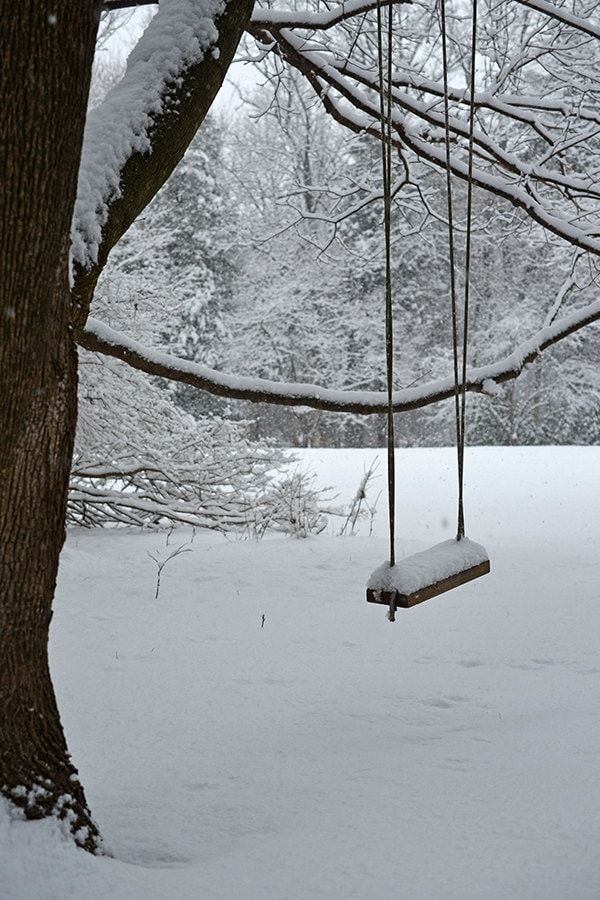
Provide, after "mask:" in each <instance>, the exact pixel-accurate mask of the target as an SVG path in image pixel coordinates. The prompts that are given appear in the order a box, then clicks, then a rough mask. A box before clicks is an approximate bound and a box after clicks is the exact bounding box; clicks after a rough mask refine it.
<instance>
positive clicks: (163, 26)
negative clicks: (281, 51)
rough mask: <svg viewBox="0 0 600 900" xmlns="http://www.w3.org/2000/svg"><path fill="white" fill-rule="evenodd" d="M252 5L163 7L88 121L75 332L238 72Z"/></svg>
mask: <svg viewBox="0 0 600 900" xmlns="http://www.w3.org/2000/svg"><path fill="white" fill-rule="evenodd" d="M252 5H253V3H252V0H239V2H238V0H236V2H232V0H163V2H161V4H160V8H159V11H158V13H157V15H156V16H155V17H154V18H153V20H152V22H151V23H150V25H149V27H148V28H147V29H146V31H145V32H144V34H143V35H142V37H141V39H140V41H139V42H138V45H137V46H136V47H135V49H134V50H133V52H132V54H131V56H130V57H129V61H128V66H127V70H126V72H125V75H124V76H123V78H122V80H121V81H120V82H119V83H118V84H117V85H116V86H115V87H114V88H113V90H112V91H111V92H110V93H109V94H108V95H107V97H106V99H105V100H104V102H103V103H101V104H100V105H99V106H98V107H97V108H96V109H94V110H93V111H92V112H91V113H90V114H89V117H88V123H87V127H86V134H85V139H84V147H83V156H82V162H81V170H80V178H79V190H78V201H77V204H76V208H75V214H74V220H73V229H72V242H73V247H72V255H73V261H74V284H73V296H74V299H75V307H76V309H77V314H78V317H77V321H76V322H75V323H74V324H75V327H76V328H77V327H81V325H82V324H83V322H84V321H85V317H86V315H87V312H88V308H89V303H90V300H91V296H92V294H93V290H94V287H95V285H96V282H97V279H98V277H99V274H100V272H101V271H102V268H103V267H104V265H105V264H106V260H107V258H108V254H109V253H110V251H111V249H112V247H113V246H114V245H115V244H116V243H117V241H118V240H119V239H120V238H121V236H122V235H123V234H124V233H125V231H126V230H127V229H128V228H129V226H130V225H131V224H132V222H134V221H135V219H136V218H137V217H138V215H139V214H140V213H141V211H142V210H143V209H144V208H145V207H146V205H147V204H148V203H149V202H150V200H151V199H152V198H153V197H154V196H155V194H156V193H157V191H158V190H159V189H160V187H162V185H163V184H164V182H165V181H166V180H167V178H168V177H169V176H170V174H171V172H172V171H173V169H174V168H175V166H176V165H177V163H178V162H179V161H180V159H181V158H182V156H183V154H184V153H185V151H186V149H187V147H188V146H189V144H190V141H191V140H192V138H193V137H194V135H195V133H196V131H197V130H198V127H199V126H200V124H201V122H202V121H203V119H204V117H205V116H206V114H207V112H208V110H209V108H210V106H211V104H212V101H213V100H214V98H215V96H216V94H217V91H218V90H219V88H220V87H221V84H222V83H223V79H224V78H225V75H226V73H227V71H228V69H229V65H230V63H231V60H232V59H233V55H234V53H235V50H236V48H237V45H238V43H239V39H240V37H241V35H242V33H243V30H244V28H245V26H246V24H247V21H248V18H249V16H250V12H251V10H252Z"/></svg>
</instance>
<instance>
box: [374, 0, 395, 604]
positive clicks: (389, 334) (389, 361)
mask: <svg viewBox="0 0 600 900" xmlns="http://www.w3.org/2000/svg"><path fill="white" fill-rule="evenodd" d="M383 30H384V29H383V16H382V0H377V57H378V67H379V123H380V127H381V169H382V178H383V216H384V234H385V357H386V383H387V479H388V513H389V538H390V566H394V565H395V563H396V537H395V535H396V515H395V512H396V465H395V442H394V398H393V393H394V320H393V308H392V39H393V18H392V6H391V4H389V5H388V21H387V66H385V65H384V52H383V50H384V48H383ZM384 69H385V71H384ZM386 81H387V91H386V87H385V86H386ZM394 612H395V611H394V610H393V609H392V607H390V620H391V621H394V619H393V616H394Z"/></svg>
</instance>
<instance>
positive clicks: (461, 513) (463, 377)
mask: <svg viewBox="0 0 600 900" xmlns="http://www.w3.org/2000/svg"><path fill="white" fill-rule="evenodd" d="M440 26H441V34H442V66H443V90H444V122H445V129H444V130H445V145H446V198H447V210H448V252H449V268H450V302H451V312H452V351H453V362H454V414H455V424H456V455H457V472H458V514H457V519H458V521H457V529H456V539H457V541H460V540H462V538H464V536H465V509H464V467H465V443H466V406H467V356H468V345H469V299H470V289H471V245H472V241H471V238H472V223H473V145H474V129H475V64H476V57H477V0H473V6H472V17H471V61H470V75H469V93H470V96H469V145H468V146H469V151H468V160H469V162H468V170H467V222H466V241H465V281H464V295H463V331H462V368H461V372H460V377H459V344H458V300H457V294H458V292H457V285H456V253H455V244H454V208H453V199H452V172H451V162H452V158H451V151H450V101H449V91H448V69H449V65H448V37H447V26H446V0H441V2H440Z"/></svg>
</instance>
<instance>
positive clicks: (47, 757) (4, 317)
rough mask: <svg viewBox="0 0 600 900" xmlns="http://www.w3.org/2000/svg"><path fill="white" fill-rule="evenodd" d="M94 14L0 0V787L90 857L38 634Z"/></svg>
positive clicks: (54, 558)
mask: <svg viewBox="0 0 600 900" xmlns="http://www.w3.org/2000/svg"><path fill="white" fill-rule="evenodd" d="M75 7H77V9H76V10H75ZM98 14H99V4H98V2H96V0H79V2H78V3H77V4H72V3H71V2H70V0H20V2H19V3H18V4H15V3H14V0H0V22H2V32H3V34H2V47H1V50H0V70H1V71H2V104H0V134H2V142H0V172H2V179H3V184H2V191H1V192H0V260H1V265H2V271H1V273H0V398H1V402H0V790H1V791H2V793H3V794H4V795H5V796H6V797H7V798H8V799H9V800H10V801H11V802H13V803H14V804H16V805H17V806H19V807H21V809H22V810H23V811H24V813H25V815H26V816H27V817H29V818H40V817H42V816H47V815H54V816H57V817H58V818H61V819H63V820H64V821H65V823H66V824H67V825H68V826H69V828H70V829H71V831H72V832H73V834H74V836H75V840H76V841H77V843H79V844H80V845H81V846H82V847H85V848H86V849H87V850H92V851H94V850H97V849H98V847H99V838H98V832H97V829H96V827H95V825H94V824H93V822H92V820H91V817H90V814H89V812H88V809H87V805H86V801H85V796H84V793H83V788H82V787H81V785H80V783H79V781H78V779H77V773H76V770H75V768H74V767H73V765H72V763H71V761H70V758H69V754H68V752H67V746H66V742H65V738H64V734H63V729H62V725H61V722H60V717H59V713H58V708H57V705H56V699H55V696H54V689H53V687H52V682H51V679H50V672H49V668H48V628H49V625H50V619H51V617H52V599H53V594H54V587H55V583H56V575H57V571H58V559H59V554H60V550H61V547H62V544H63V542H64V536H65V519H66V502H67V489H68V480H69V469H70V464H71V454H72V449H73V441H74V435H75V424H76V416H77V357H76V352H75V348H74V345H73V341H72V338H71V332H70V318H71V308H70V288H69V263H68V248H69V234H70V225H71V218H72V213H73V206H74V202H75V195H76V189H77V174H78V169H79V159H80V153H81V143H82V139H83V127H84V123H85V113H86V104H87V94H88V90H89V81H90V75H91V67H92V59H93V52H94V44H95V36H96V28H97V24H98Z"/></svg>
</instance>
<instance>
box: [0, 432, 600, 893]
mask: <svg viewBox="0 0 600 900" xmlns="http://www.w3.org/2000/svg"><path fill="white" fill-rule="evenodd" d="M374 456H375V452H374V451H327V450H319V451H317V450H314V451H308V452H304V453H303V457H304V459H305V462H306V464H308V465H310V467H311V468H312V469H313V470H314V471H315V472H316V473H318V475H319V477H320V479H321V481H322V482H323V483H326V484H330V485H333V486H334V487H335V488H336V490H338V491H339V494H340V498H341V499H348V498H349V497H350V495H351V494H352V493H353V492H354V490H355V489H356V487H357V484H358V482H359V479H360V476H361V474H362V471H363V465H364V464H365V462H369V461H370V460H371V459H373V457H374ZM398 468H399V473H400V481H401V483H400V487H399V504H398V507H399V526H398V527H399V532H400V538H401V541H400V550H401V553H402V554H404V553H407V552H413V551H415V550H418V549H422V548H424V547H425V546H427V544H429V543H433V542H435V541H438V540H442V539H445V538H448V537H451V536H452V531H453V529H454V515H455V513H454V507H453V502H454V501H453V496H454V487H455V474H454V452H453V451H451V450H411V451H402V452H400V453H399V459H398ZM383 470H384V459H383V454H381V467H380V471H381V472H382V473H383ZM383 481H384V479H383V477H380V478H379V487H378V488H377V489H376V490H379V488H383ZM373 493H376V491H374V492H373ZM467 504H468V505H467V531H468V533H469V536H470V537H472V538H473V539H475V540H477V541H480V542H481V543H484V544H485V545H486V547H487V549H488V551H489V553H490V556H491V559H492V574H491V575H489V576H487V578H485V579H482V580H481V581H478V582H475V583H472V584H470V585H467V586H464V587H463V588H461V589H459V590H458V591H456V592H455V593H453V594H450V595H446V596H444V597H438V598H436V599H434V600H431V601H430V602H428V603H426V604H424V605H423V606H420V607H417V608H415V609H413V610H411V611H399V612H398V617H397V621H396V623H395V624H394V625H392V624H390V623H388V622H387V621H386V618H385V608H384V607H378V606H372V605H367V604H366V603H365V600H364V584H365V582H366V580H367V578H368V576H369V574H370V572H371V570H372V569H373V568H375V566H377V565H378V564H379V563H380V562H381V561H382V560H383V559H384V558H385V556H386V543H385V529H386V517H385V500H384V498H383V497H382V498H381V499H380V501H379V513H378V515H377V516H376V519H375V533H374V536H373V537H368V536H367V535H364V536H356V537H346V538H339V537H335V536H334V535H333V533H331V534H329V535H321V536H320V537H318V538H311V539H308V540H293V539H283V538H273V539H267V540H264V541H262V542H261V543H256V542H254V541H247V540H245V541H241V540H235V539H229V540H227V539H225V538H223V537H219V536H214V535H204V534H202V535H197V536H196V538H195V540H194V542H193V544H192V545H191V548H192V551H193V552H191V553H185V554H183V555H181V556H180V557H178V558H177V559H174V560H173V561H172V562H170V563H169V564H168V565H167V567H166V568H165V570H164V572H163V581H162V587H161V592H160V596H159V598H158V600H156V599H154V591H155V581H156V567H155V564H154V563H153V562H152V560H151V559H150V558H149V557H148V555H147V552H148V551H152V552H159V553H164V552H165V535H164V534H146V535H142V534H135V533H126V532H111V531H104V532H100V531H98V532H94V533H90V532H84V531H73V532H72V533H71V534H70V537H69V542H68V546H67V549H66V551H65V554H64V558H63V563H62V568H61V578H60V586H59V592H58V599H57V603H56V613H55V617H54V621H53V628H52V651H51V652H52V667H53V672H54V677H55V681H56V686H57V692H58V695H59V703H60V707H61V710H62V714H63V720H64V723H65V727H66V731H67V735H68V740H69V744H70V749H71V752H72V753H73V756H74V760H75V762H76V764H77V765H78V766H79V768H80V772H81V776H82V780H83V782H84V784H85V786H86V788H87V794H88V799H89V801H90V804H91V806H92V810H93V812H94V814H95V816H96V818H97V820H98V821H99V823H100V826H101V828H102V831H103V834H104V836H105V840H106V844H107V847H108V849H109V851H110V853H111V854H112V855H113V858H110V859H109V858H103V859H96V858H92V857H90V856H88V855H86V854H84V853H83V852H81V851H77V850H75V849H74V848H73V847H72V846H71V844H70V843H69V842H67V841H66V840H65V839H64V838H63V836H62V835H61V833H60V831H59V829H58V827H57V826H56V825H54V824H52V823H48V822H45V823H36V824H29V823H22V822H18V821H10V819H9V816H8V813H7V812H6V810H5V808H1V809H0V854H1V856H0V870H1V872H2V882H1V884H0V896H1V897H2V898H19V900H20V898H35V900H41V898H53V900H54V898H56V900H62V898H64V897H75V898H78V900H86V898H117V900H119V898H123V900H125V898H127V900H130V898H140V900H141V898H161V900H162V898H165V900H170V898H186V900H187V898H190V900H191V898H201V900H213V898H227V900H229V898H243V900H259V898H260V900H271V898H273V900H295V898H339V900H349V898H360V900H379V898H394V900H395V898H411V900H427V898H436V900H438V898H439V900H453V898H457V900H459V898H460V900H469V898H478V900H492V898H503V900H504V898H511V900H512V898H528V900H529V898H532V900H533V898H536V900H537V898H540V900H542V898H543V900H552V898H565V900H566V898H569V900H574V898H576V900H587V898H599V897H600V640H599V636H600V603H599V602H598V601H599V598H600V448H527V449H518V448H511V449H487V448H480V449H473V450H470V451H468V456H467ZM336 527H339V523H336ZM188 539H189V535H188V534H187V533H186V532H184V531H181V532H176V533H175V534H174V535H173V536H172V537H171V547H172V546H177V545H179V544H181V543H183V542H184V541H186V540H188ZM263 615H264V616H265V617H266V618H265V623H264V627H263V628H261V617H262V616H263Z"/></svg>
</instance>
